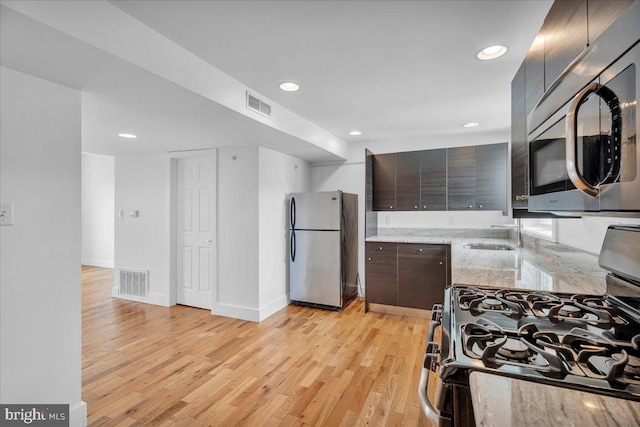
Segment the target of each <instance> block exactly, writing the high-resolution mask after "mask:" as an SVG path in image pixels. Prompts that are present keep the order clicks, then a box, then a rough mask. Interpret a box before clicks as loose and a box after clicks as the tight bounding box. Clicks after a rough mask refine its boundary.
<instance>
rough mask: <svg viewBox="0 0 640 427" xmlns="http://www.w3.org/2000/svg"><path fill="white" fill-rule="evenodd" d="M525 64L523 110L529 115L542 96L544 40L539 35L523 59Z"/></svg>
mask: <svg viewBox="0 0 640 427" xmlns="http://www.w3.org/2000/svg"><path fill="white" fill-rule="evenodd" d="M524 63H525V109H526V115H529V113H530V112H531V110H533V107H535V106H536V104H537V103H538V101H540V99H541V98H542V95H543V94H544V38H543V37H542V35H541V34H538V37H536V39H535V40H534V42H533V45H531V49H530V50H529V53H527V56H526V57H525V58H524Z"/></svg>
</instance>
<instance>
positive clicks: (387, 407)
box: [82, 267, 428, 426]
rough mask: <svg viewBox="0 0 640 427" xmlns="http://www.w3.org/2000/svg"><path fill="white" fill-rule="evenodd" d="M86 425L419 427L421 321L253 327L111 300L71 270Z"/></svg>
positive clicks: (301, 319)
mask: <svg viewBox="0 0 640 427" xmlns="http://www.w3.org/2000/svg"><path fill="white" fill-rule="evenodd" d="M82 278H83V283H82V291H83V294H82V304H83V310H82V318H83V337H82V338H83V355H82V356H83V363H82V398H83V400H84V401H85V402H87V404H88V417H89V425H90V426H102V425H110V426H127V425H158V426H174V425H180V426H206V425H219V426H234V425H246V426H254V425H255V426H261V425H264V426H280V425H282V426H301V425H317V426H321V425H322V426H341V425H342V426H360V425H374V426H377V425H402V426H419V425H428V422H427V420H426V418H425V417H424V415H423V414H422V413H421V410H420V409H419V404H418V398H417V392H416V390H417V381H418V376H419V367H420V358H421V357H422V356H421V353H422V351H423V346H424V340H425V337H426V332H427V326H428V321H427V320H424V319H415V318H409V317H401V316H394V315H385V314H375V313H367V314H365V313H364V303H363V302H362V301H356V302H354V303H352V304H351V305H350V306H349V307H348V308H347V309H346V310H345V311H344V312H342V313H336V312H331V311H325V310H318V309H312V308H305V307H298V306H293V305H290V306H288V307H287V308H285V309H283V310H281V311H279V312H278V313H276V314H274V315H273V316H271V317H269V318H268V319H267V320H265V321H263V322H262V323H253V322H245V321H242V320H236V319H230V318H225V317H217V316H212V315H211V313H210V312H209V311H207V310H201V309H197V308H191V307H184V306H175V307H171V308H165V307H158V306H152V305H147V304H141V303H136V302H130V301H124V300H120V299H117V298H112V297H111V288H112V287H113V272H112V270H111V269H103V268H96V267H83V269H82Z"/></svg>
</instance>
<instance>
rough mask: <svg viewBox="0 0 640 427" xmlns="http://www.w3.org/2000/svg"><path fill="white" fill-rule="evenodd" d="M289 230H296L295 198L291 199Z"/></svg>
mask: <svg viewBox="0 0 640 427" xmlns="http://www.w3.org/2000/svg"><path fill="white" fill-rule="evenodd" d="M291 228H292V229H293V228H296V198H295V197H292V198H291Z"/></svg>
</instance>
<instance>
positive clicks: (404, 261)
mask: <svg viewBox="0 0 640 427" xmlns="http://www.w3.org/2000/svg"><path fill="white" fill-rule="evenodd" d="M446 284H447V250H446V246H445V245H414V244H404V245H400V246H399V247H398V305H399V306H402V307H411V308H419V309H423V310H430V309H431V308H432V307H433V305H434V304H442V302H443V300H444V288H445V286H446Z"/></svg>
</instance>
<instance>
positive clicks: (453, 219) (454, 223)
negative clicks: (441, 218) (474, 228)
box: [449, 216, 456, 225]
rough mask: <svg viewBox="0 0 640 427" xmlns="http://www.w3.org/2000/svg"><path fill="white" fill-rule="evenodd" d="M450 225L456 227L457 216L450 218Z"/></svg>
mask: <svg viewBox="0 0 640 427" xmlns="http://www.w3.org/2000/svg"><path fill="white" fill-rule="evenodd" d="M449 225H456V217H455V216H450V217H449Z"/></svg>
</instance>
